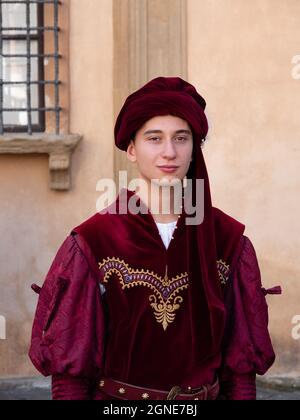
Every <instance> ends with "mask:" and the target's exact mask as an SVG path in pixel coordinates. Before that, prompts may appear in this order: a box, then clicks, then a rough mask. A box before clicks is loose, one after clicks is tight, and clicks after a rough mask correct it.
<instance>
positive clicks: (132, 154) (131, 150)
mask: <svg viewBox="0 0 300 420" xmlns="http://www.w3.org/2000/svg"><path fill="white" fill-rule="evenodd" d="M126 153H127V159H128V160H130V162H133V163H134V162H136V151H135V145H134V143H133V141H132V140H131V141H130V143H129V145H128V147H127V152H126Z"/></svg>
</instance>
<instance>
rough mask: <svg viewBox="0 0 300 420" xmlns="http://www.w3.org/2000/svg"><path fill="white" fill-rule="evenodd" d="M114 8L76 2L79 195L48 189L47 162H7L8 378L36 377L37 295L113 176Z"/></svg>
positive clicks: (73, 76)
mask: <svg viewBox="0 0 300 420" xmlns="http://www.w3.org/2000/svg"><path fill="white" fill-rule="evenodd" d="M112 51H113V36H112V2H111V0H101V1H99V0H88V1H82V0H71V2H70V68H71V72H70V130H71V132H72V133H81V134H83V135H84V139H83V141H82V143H81V144H80V146H79V147H78V149H77V150H76V151H75V154H74V157H73V164H72V181H73V188H72V190H71V191H69V192H55V191H51V190H50V189H49V187H48V179H49V170H48V158H47V156H34V155H30V156H24V157H23V156H17V157H15V156H4V155H2V156H1V155H0V197H1V198H0V202H1V206H0V288H1V292H0V315H2V316H5V317H6V322H7V325H6V327H7V328H6V329H7V331H6V332H7V339H6V340H4V341H3V340H0V376H26V375H31V374H36V373H37V372H36V370H35V369H34V368H33V367H32V366H31V363H30V361H29V360H28V358H27V355H26V353H27V350H28V343H29V336H30V330H31V323H32V317H33V311H34V310H35V306H36V302H37V297H36V296H37V295H35V294H34V292H32V291H31V289H30V285H31V283H33V282H35V283H38V284H40V285H41V284H42V282H43V280H44V277H45V274H46V272H47V270H48V268H49V266H50V263H51V261H52V259H53V257H54V255H55V253H56V252H57V249H58V247H59V246H60V244H61V243H62V241H63V240H64V238H65V237H66V236H67V235H68V233H69V231H70V229H71V228H72V227H74V226H76V225H77V224H79V223H80V222H82V221H83V220H84V219H85V218H87V217H89V216H90V215H91V214H93V213H95V212H96V199H97V198H98V194H99V193H97V191H96V183H97V180H98V179H100V178H102V177H111V176H112V175H113V145H114V143H113V136H112V133H113V131H112V130H113V98H112V75H113V71H112V65H113V54H112Z"/></svg>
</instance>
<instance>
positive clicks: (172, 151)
mask: <svg viewBox="0 0 300 420" xmlns="http://www.w3.org/2000/svg"><path fill="white" fill-rule="evenodd" d="M162 157H163V158H165V159H174V158H175V157H176V148H175V146H174V144H173V142H172V140H171V139H168V140H166V141H165V142H164V147H163V151H162Z"/></svg>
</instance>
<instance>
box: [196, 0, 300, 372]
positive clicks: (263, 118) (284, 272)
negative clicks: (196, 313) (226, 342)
mask: <svg viewBox="0 0 300 420" xmlns="http://www.w3.org/2000/svg"><path fill="white" fill-rule="evenodd" d="M188 19H189V21H188V69H189V73H188V77H189V81H190V82H191V83H195V85H196V86H197V87H198V89H199V90H200V91H201V92H202V93H203V95H204V97H205V98H206V100H207V115H208V118H209V122H210V133H209V136H208V141H207V144H206V146H205V149H204V153H205V158H206V162H207V166H208V171H209V174H210V182H211V188H212V193H213V202H214V205H215V206H216V207H219V208H221V209H223V210H224V211H226V212H228V213H229V214H231V215H232V216H233V217H236V218H237V219H238V220H241V221H242V222H243V223H245V224H246V231H245V234H246V235H248V237H249V238H250V239H251V240H252V242H253V244H254V246H255V248H256V252H257V256H258V259H259V263H260V267H261V274H262V280H263V283H264V285H265V286H266V287H271V286H273V285H277V284H280V285H282V287H283V295H282V296H268V297H267V299H268V303H269V310H270V331H271V334H272V338H273V342H274V345H275V349H276V351H277V361H276V364H275V365H274V367H273V368H272V369H271V370H270V374H278V373H281V374H290V375H296V374H298V375H299V373H300V364H299V362H300V340H298V341H295V340H294V339H292V336H291V330H292V323H291V321H292V318H293V316H294V315H296V314H300V299H299V297H300V271H299V250H300V235H299V233H300V229H299V227H300V225H299V204H300V199H299V188H300V150H299V136H300V118H299V109H300V80H297V79H294V78H293V77H292V69H293V67H294V66H293V65H292V64H291V63H292V58H293V57H294V56H295V55H297V54H299V53H300V25H299V20H300V2H299V1H297V0H286V1H281V0H253V1H243V0H222V1H220V0H201V1H199V0H189V1H188Z"/></svg>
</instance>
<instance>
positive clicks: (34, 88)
mask: <svg viewBox="0 0 300 420" xmlns="http://www.w3.org/2000/svg"><path fill="white" fill-rule="evenodd" d="M46 4H47V7H50V8H53V25H52V26H45V25H44V22H45V19H44V18H45V13H44V12H45V5H46ZM48 5H50V6H48ZM51 5H52V6H51ZM60 5H61V1H59V0H15V1H12V0H0V59H1V66H0V67H1V68H0V134H3V133H5V132H27V133H28V134H32V133H33V132H44V131H45V127H46V124H45V122H46V113H50V112H51V113H54V114H55V133H56V134H59V128H60V112H61V109H62V108H61V107H60V97H59V85H60V83H61V82H60V80H59V59H60V58H61V55H60V54H59V30H60V29H59V26H58V18H59V15H58V14H59V6H60ZM51 13H52V12H51ZM15 22H17V23H18V22H21V23H23V22H24V23H23V24H19V25H14V24H15ZM10 23H12V24H10ZM46 31H49V32H47V33H49V34H50V33H51V32H52V33H53V39H52V42H53V46H54V48H53V49H54V52H53V53H51V54H45V51H44V50H45V33H46ZM33 50H35V51H33ZM11 51H12V52H11ZM45 60H48V61H49V63H53V66H54V67H53V75H54V77H53V78H52V79H53V80H45V68H44V65H45ZM20 63H22V64H21V65H20ZM22 69H23V72H24V73H25V77H22V74H21V73H22ZM16 76H19V77H16ZM12 78H15V80H10V79H12ZM16 79H21V80H16ZM46 85H52V86H53V101H52V106H49V107H47V106H46V105H45V102H46V101H45V87H46Z"/></svg>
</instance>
